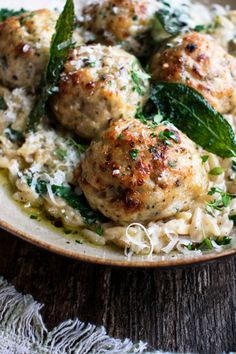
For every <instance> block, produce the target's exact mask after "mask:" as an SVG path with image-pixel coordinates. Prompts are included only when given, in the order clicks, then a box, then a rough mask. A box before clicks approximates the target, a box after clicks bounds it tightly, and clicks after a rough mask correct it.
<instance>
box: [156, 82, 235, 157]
mask: <svg viewBox="0 0 236 354" xmlns="http://www.w3.org/2000/svg"><path fill="white" fill-rule="evenodd" d="M150 100H151V101H152V102H153V103H154V105H155V106H156V109H157V110H158V111H159V112H160V113H161V114H162V115H163V117H164V119H165V120H167V121H169V122H171V123H173V124H174V125H175V126H176V127H177V128H178V129H180V130H181V131H182V132H184V133H185V134H186V135H187V136H188V137H189V138H190V139H191V140H193V141H194V142H195V143H197V144H198V145H200V146H201V147H203V148H204V149H205V150H207V151H209V152H211V153H213V154H216V155H218V156H220V157H233V156H236V141H235V135H234V132H233V129H232V127H231V125H230V124H229V123H228V122H227V121H226V119H224V117H223V116H222V115H221V114H220V113H218V112H217V111H216V110H215V109H214V108H213V107H212V106H211V105H210V104H209V103H208V102H207V101H206V99H205V98H204V97H203V96H202V95H201V94H200V93H198V92H197V91H196V90H194V89H192V88H190V87H188V86H186V85H184V84H178V83H154V84H153V86H152V90H151V96H150Z"/></svg>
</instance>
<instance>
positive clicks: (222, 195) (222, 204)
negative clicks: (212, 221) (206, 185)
mask: <svg viewBox="0 0 236 354" xmlns="http://www.w3.org/2000/svg"><path fill="white" fill-rule="evenodd" d="M214 194H218V195H219V198H218V199H214V200H212V201H211V202H208V203H207V204H206V212H207V213H208V214H210V215H212V216H214V214H213V210H217V211H221V212H222V211H223V210H224V208H227V207H228V206H230V203H231V200H232V198H233V197H234V196H233V195H232V194H229V193H227V192H224V191H223V190H222V189H221V188H218V187H214V188H211V190H210V191H209V192H208V195H211V196H213V195H214Z"/></svg>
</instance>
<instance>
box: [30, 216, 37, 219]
mask: <svg viewBox="0 0 236 354" xmlns="http://www.w3.org/2000/svg"><path fill="white" fill-rule="evenodd" d="M30 219H32V220H37V219H38V217H37V215H30Z"/></svg>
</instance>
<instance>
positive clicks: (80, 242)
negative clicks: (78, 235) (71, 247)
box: [75, 240, 83, 245]
mask: <svg viewBox="0 0 236 354" xmlns="http://www.w3.org/2000/svg"><path fill="white" fill-rule="evenodd" d="M75 242H76V243H78V244H79V245H82V244H83V242H82V241H80V240H75Z"/></svg>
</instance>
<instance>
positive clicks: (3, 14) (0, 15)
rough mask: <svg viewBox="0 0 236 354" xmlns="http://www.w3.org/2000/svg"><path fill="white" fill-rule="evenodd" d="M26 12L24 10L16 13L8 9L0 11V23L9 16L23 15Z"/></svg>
mask: <svg viewBox="0 0 236 354" xmlns="http://www.w3.org/2000/svg"><path fill="white" fill-rule="evenodd" d="M25 12H27V10H25V9H20V10H18V11H15V10H10V9H5V8H3V9H0V22H2V21H5V20H6V19H7V18H8V17H11V16H20V15H22V14H23V13H25Z"/></svg>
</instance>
